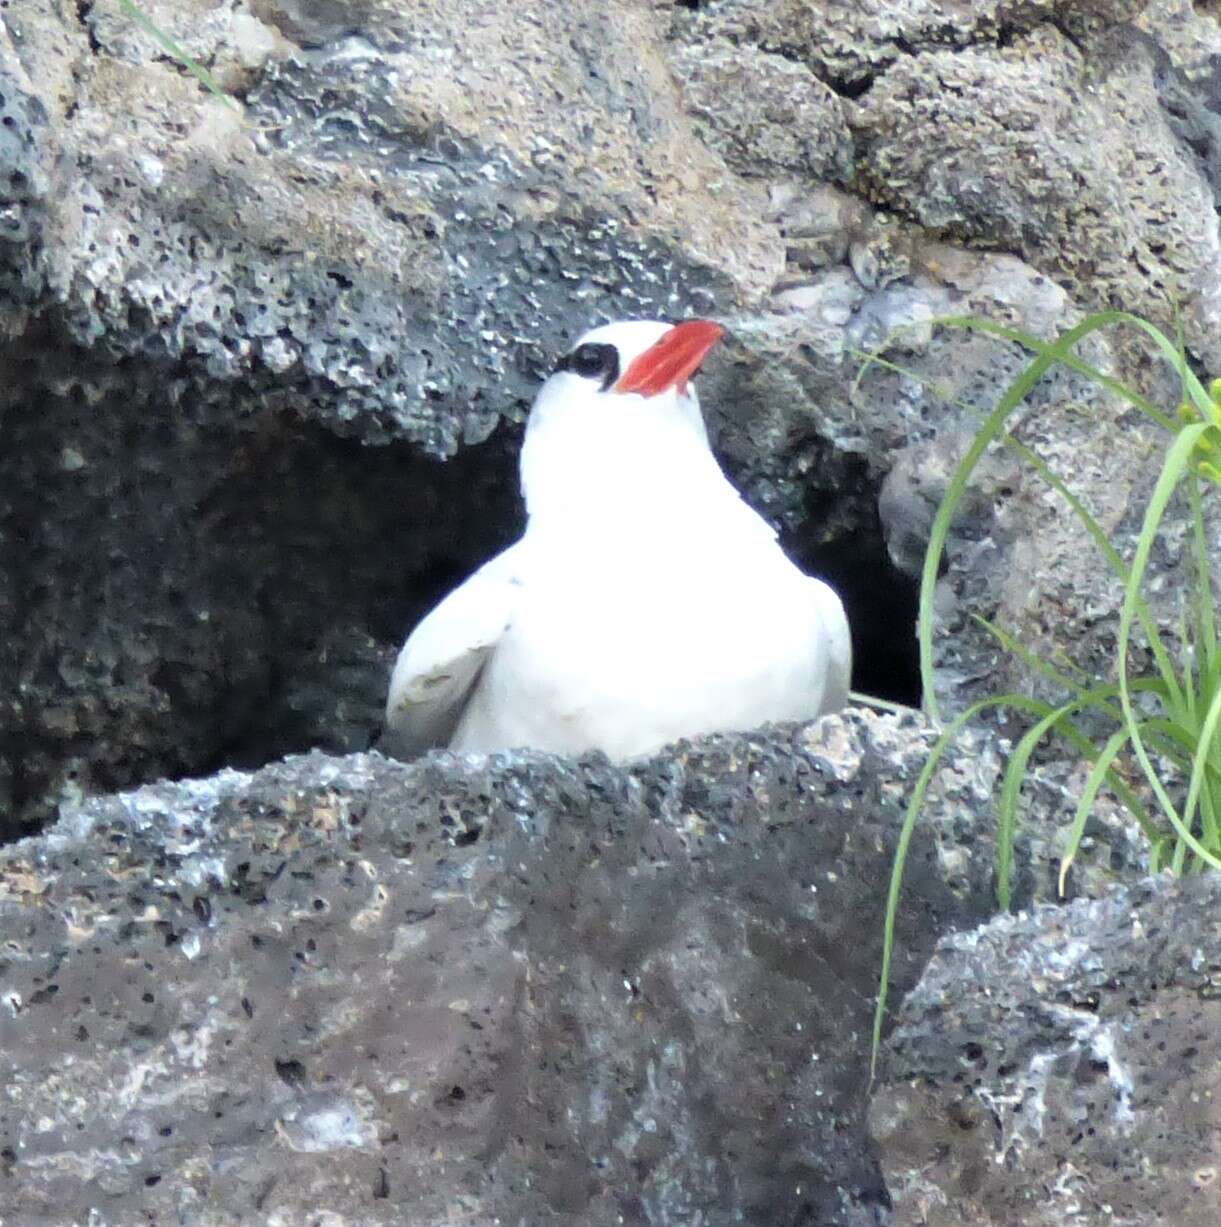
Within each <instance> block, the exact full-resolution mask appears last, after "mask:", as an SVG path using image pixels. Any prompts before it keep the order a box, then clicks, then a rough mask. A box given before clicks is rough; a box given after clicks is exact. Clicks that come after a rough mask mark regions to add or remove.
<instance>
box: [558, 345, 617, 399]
mask: <svg viewBox="0 0 1221 1227" xmlns="http://www.w3.org/2000/svg"><path fill="white" fill-rule="evenodd" d="M555 369H556V370H557V371H571V372H572V373H573V374H574V375H580V376H581V377H582V378H583V379H600V380H601V381H602V391H603V392H609V391H610V389H611V388H613V387H614V386H615V383H616V381H617V380H618V378H619V351H618V350H617V349H616V348H615V347H614V346H613V345H598V344H596V343H594V342H593V341H587V342H586V343H585V344H584V345H578V346H577V347H576V349H574V350H573V351H572V353H570V354H565V355H564V356H563V357H562V358H561V359H560V360H559V361H558V362H557V363H556V364H555Z"/></svg>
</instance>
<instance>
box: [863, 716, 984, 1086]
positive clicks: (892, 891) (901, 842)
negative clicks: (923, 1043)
mask: <svg viewBox="0 0 1221 1227" xmlns="http://www.w3.org/2000/svg"><path fill="white" fill-rule="evenodd" d="M1004 701H1005V698H1004V696H1001V697H998V698H995V699H982V700H981V701H980V702H978V703H974V704H972V705H971V706H970V707H968V708H967V710H966V711H964V712H963V713H962V714H961V715H960V716H958V717H956V718H955V719H954V720H953V721H952V722H951V723H950V724H949V725H948V726H947V727H946V728H945V729H944V730H943V731H942V732H941V734H940V736H938V738H937V740H936V741H935V742H934V743H933V747H932V749H931V750H930V751H929V754H928V758H926V759H925V760H924V766H923V767H922V768H921V769H920V774H919V775H918V776H917V777H916V783H915V785H914V786H913V788H912V793H911V797H910V798H909V799H908V802H907V810H906V812H905V813H904V815H903V825H902V826H901V827H900V828H899V838H898V841H897V842H896V844H895V855H894V859H893V861H892V862H891V866H890V887H889V889H888V890H887V892H886V916H885V920H884V921H883V928H882V966H881V970H880V971H879V973H878V999H877V1003H876V1004H875V1006H874V1011H873V1041H872V1046H871V1048H870V1053H869V1080H870V1082H871V1083H872V1081H873V1077H874V1074H875V1073H876V1072H877V1063H878V1053H879V1051H880V1050H881V1046H882V1024H883V1022H884V1021H885V1019H886V998H887V995H888V993H889V989H890V965H891V962H892V960H893V957H894V947H895V923H896V921H897V920H898V916H899V896H900V894H901V893H902V890H903V869H904V866H905V865H906V864H907V853H908V849H909V848H910V847H911V841H912V835H913V834H914V832H915V829H916V821H917V819H918V818H919V817H920V809H921V807H922V806H923V805H924V796H925V794H926V793H927V792H928V787H929V784H930V783H931V782H932V779H933V775H934V774H935V773H936V771H937V768H938V767H939V766H940V764H941V760H942V758H944V757H945V752H946V750H947V749H949V746H950V743H951V742H952V741H953V740H954V738H955V737H957V736H958V733H959V730H960V729H962V727H963V726H964V725H965V724H966V723H967V721H969V720H973V719H974V718H975V717H976V716H978V715H979V714H980V712H983V711H986V710H987V709H988V708H989V707H997V706H999V705H1001V704H1002V703H1004Z"/></svg>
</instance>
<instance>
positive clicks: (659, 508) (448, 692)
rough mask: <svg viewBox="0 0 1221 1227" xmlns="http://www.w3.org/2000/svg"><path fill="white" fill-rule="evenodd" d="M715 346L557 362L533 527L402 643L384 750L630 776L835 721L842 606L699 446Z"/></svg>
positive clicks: (705, 337) (631, 344) (611, 338)
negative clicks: (562, 757)
mask: <svg viewBox="0 0 1221 1227" xmlns="http://www.w3.org/2000/svg"><path fill="white" fill-rule="evenodd" d="M723 333H724V329H722V328H721V327H720V325H719V324H714V323H712V322H710V321H708V320H688V321H686V322H684V323H681V324H666V323H660V322H657V321H652V320H633V321H626V322H620V323H615V324H606V325H604V326H603V327H600V328H595V329H593V330H592V331H591V332H587V333H586V334H585V335H584V336H583V337H582V338H581V339H580V341H579V343H578V344H577V346H576V348H575V349H573V350H572V352H571V353H569V354H568V355H567V356H566V357H564V358H563V359H561V361H560V362H559V364H558V365H557V366H556V369H555V371H554V373H553V374H552V375H551V376H550V378H549V379H547V381H546V382H545V383H544V384H543V386H542V388H541V389H540V391H539V394H538V398H537V399H536V400H535V402H534V408H533V411H532V412H531V414H530V419H529V423H528V425H527V428H526V437H525V442H524V444H523V446H522V452H521V481H522V490H523V493H524V495H525V500H526V511H527V516H528V520H527V524H526V530H525V532H524V534H523V535H522V537H521V539H520V540H519V541H518V542H517V543H516V544H515V545H512V546H510V547H509V548H508V549H507V550H505V551H504V552H503V553H502V554H500V555H498V556H497V557H496V558H493V559H492V560H491V561H490V562H489V563H487V564H486V565H485V566H483V567H481V568H480V569H479V570H478V571H476V572H475V574H474V575H472V576H471V577H470V578H469V579H468V580H467V581H466V582H465V583H464V584H462V585H461V586H460V587H459V588H457V589H455V590H454V591H453V592H451V593H450V594H449V596H447V597H446V598H445V599H444V600H443V601H442V602H441V603H440V604H439V605H437V606H436V608H435V609H433V611H432V612H431V613H430V614H428V616H427V617H425V618H424V620H423V621H422V622H421V623H420V624H419V625H418V626H417V627H416V628H415V630H414V631H413V632H412V633H411V635H410V637H409V638H408V640H407V642H406V643H405V644H404V646H403V649H402V651H401V652H400V653H399V657H398V661H397V663H396V664H395V667H394V673H393V676H392V677H391V680H390V693H389V697H388V699H387V702H386V728H387V734H388V736H387V738H386V740H385V741H384V742H383V744H384V745H386V746H387V747H388V748H389V749H391V750H392V751H393V752H395V753H399V754H402V755H403V756H404V757H411V756H413V755H415V754H418V753H421V752H423V751H424V750H426V749H428V748H429V747H431V746H442V745H446V744H448V745H449V746H450V747H451V748H453V749H455V750H463V751H476V752H489V751H493V750H502V749H509V748H512V747H527V746H529V747H534V748H536V749H540V750H550V751H553V752H555V753H560V754H578V753H581V752H583V751H586V750H591V749H598V750H602V751H604V752H605V753H606V754H607V755H609V756H610V757H611V758H613V759H617V760H624V759H631V758H635V757H638V756H640V755H643V754H647V753H649V752H651V751H653V750H656V749H658V748H659V747H660V746H663V745H665V744H666V743H667V742H670V741H674V740H675V739H677V738H679V737H688V736H693V735H695V734H698V733H706V732H714V731H725V730H731V729H747V728H753V727H755V726H757V725H760V724H763V723H765V722H766V721H770V720H808V719H812V718H814V717H816V716H819V715H821V714H823V713H824V712H829V711H835V710H836V709H838V708H840V707H842V706H843V704H844V702H845V701H846V699H847V694H848V677H849V673H850V669H851V644H850V642H849V635H848V622H847V619H846V618H845V616H844V610H843V606H842V605H841V603H840V600H839V597H838V596H836V594H835V593H834V592H833V591H832V590H831V588H829V587H828V586H827V585H826V584H825V583H823V582H822V581H821V580H817V579H812V578H810V577H809V576H806V575H804V574H802V572H801V571H799V570H798V569H797V568H796V567H795V566H794V565H793V564H792V563H791V562H790V561H789V560H788V558H787V557H785V555H784V553H783V551H782V550H781V549H780V546H779V545H778V544H777V542H776V534H775V531H774V530H773V529H772V528H770V527H769V526H768V524H767V523H766V522H765V521H764V520H763V519H762V518H761V517H760V516H759V515H757V514H756V513H755V512H754V511H752V510H751V509H750V508H749V507H748V506H747V505H746V504H745V503H744V502H743V501H742V499H741V498H740V497H739V495H738V493H737V491H736V490H735V489H734V488H733V486H731V485H730V483H729V481H728V480H727V479H726V477H725V475H724V474H723V473H722V472H721V470H720V467H719V466H718V465H717V462H716V459H715V458H714V457H713V454H712V451H711V449H710V448H709V446H708V435H707V432H706V430H705V428H704V421H703V418H702V417H701V416H700V409H699V401H698V400H697V398H696V394H695V389H694V388H693V387H692V386H691V382H690V381H691V379H692V377H693V376H694V374H695V373H696V371H697V370H698V369H699V366H700V364H701V363H702V362H703V360H704V358H705V356H706V355H707V353H708V351H709V350H710V349H711V348H712V347H713V346H714V345H715V344H716V343H717V342H718V341H719V340H720V338H721V336H722V335H723Z"/></svg>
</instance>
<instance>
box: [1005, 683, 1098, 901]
mask: <svg viewBox="0 0 1221 1227" xmlns="http://www.w3.org/2000/svg"><path fill="white" fill-rule="evenodd" d="M1081 706H1082V704H1081V702H1079V701H1075V700H1074V701H1073V702H1069V703H1065V704H1062V705H1061V706H1060V707H1055V708H1050V709H1049V710H1048V711H1047V712H1046V714H1045V715H1044V716H1043V718H1042V719H1041V720H1038V721H1036V722H1035V723H1034V724H1033V725H1031V727H1030V728H1029V729H1027V730H1026V732H1025V733H1024V734H1023V735H1022V737H1021V738H1020V739H1019V741H1018V743H1017V745H1016V746H1014V747H1013V753H1012V754H1010V755H1009V762H1008V764H1006V767H1005V775H1004V779H1003V780H1002V782H1001V794H1000V800H999V801H998V803H997V829H996V902H997V906H998V907H999V908H1000V910H1001V911H1002V912H1007V911H1008V910H1009V903H1010V897H1011V893H1012V889H1013V880H1012V879H1013V845H1014V842H1015V840H1016V839H1017V809H1018V800H1019V798H1020V795H1021V789H1022V782H1023V780H1024V779H1025V776H1026V767H1027V765H1028V764H1029V762H1030V756H1031V755H1032V754H1033V753H1034V751H1035V747H1036V746H1037V745H1038V744H1039V742H1040V741H1042V740H1043V738H1044V737H1045V736H1046V735H1047V734H1048V733H1049V732H1050V731H1051V730H1052V729H1053V728H1054V727H1055V726H1056V725H1057V724H1058V723H1059V722H1060V720H1062V719H1063V718H1065V717H1067V716H1071V715H1072V714H1073V712H1074V711H1076V710H1078V709H1079V708H1080V707H1081Z"/></svg>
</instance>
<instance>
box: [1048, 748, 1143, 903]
mask: <svg viewBox="0 0 1221 1227" xmlns="http://www.w3.org/2000/svg"><path fill="white" fill-rule="evenodd" d="M1127 741H1128V731H1127V729H1116V730H1115V732H1113V733H1112V734H1111V735H1110V737H1108V738H1107V740H1106V744H1105V745H1104V746H1103V747H1102V750H1101V751H1100V752H1099V754H1098V757H1097V758H1096V759H1095V760H1094V765H1093V767H1092V768H1091V769H1090V774H1089V778H1088V779H1087V780H1086V781H1085V788H1084V789H1082V791H1081V796H1080V797H1079V798H1078V800H1077V809H1076V811H1075V812H1074V814H1073V821H1072V825H1071V826H1070V827H1069V828H1068V839H1067V840H1066V841H1065V845H1064V855H1063V856H1061V857H1060V880H1059V883H1058V885H1057V888H1056V890H1057V893H1058V894H1059V896H1060V898H1061V899H1063V898H1064V892H1065V883H1066V881H1067V879H1068V871H1069V870H1070V869H1071V868H1072V865H1073V861H1074V860H1076V859H1077V852H1078V849H1080V847H1081V840H1082V838H1083V836H1084V835H1085V824H1086V822H1087V821H1088V820H1089V816H1090V814H1091V813H1092V812H1093V809H1094V802H1095V800H1096V799H1097V797H1098V793H1099V790H1100V789H1101V788H1102V785H1103V782H1104V781H1105V780H1106V779H1107V777H1108V775H1110V774H1112V768H1113V766H1114V763H1115V759H1116V758H1117V757H1118V755H1119V752H1120V750H1122V749H1123V747H1124V746H1125V745H1126V744H1127Z"/></svg>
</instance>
